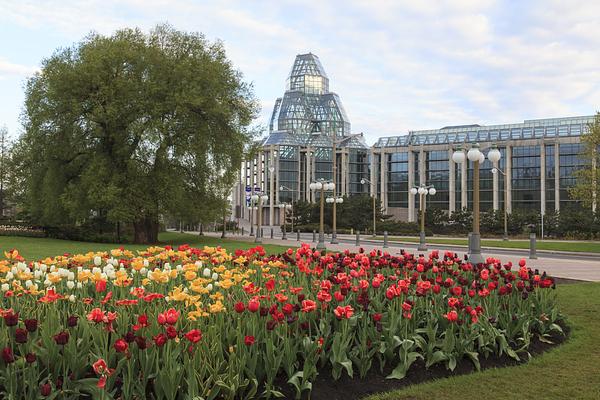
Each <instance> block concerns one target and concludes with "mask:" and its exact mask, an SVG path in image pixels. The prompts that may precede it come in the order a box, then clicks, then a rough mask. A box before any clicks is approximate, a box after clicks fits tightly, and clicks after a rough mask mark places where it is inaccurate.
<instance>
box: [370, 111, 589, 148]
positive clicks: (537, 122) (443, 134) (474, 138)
mask: <svg viewBox="0 0 600 400" xmlns="http://www.w3.org/2000/svg"><path fill="white" fill-rule="evenodd" d="M592 122H594V116H582V117H566V118H547V119H531V120H525V121H523V123H520V124H506V125H487V126H485V125H477V124H474V125H456V126H446V127H443V128H441V129H430V130H423V131H410V132H409V133H408V134H407V135H402V136H391V137H383V138H380V139H379V140H378V141H377V143H375V145H374V147H404V146H419V145H432V144H461V143H476V142H496V141H503V140H519V139H535V138H552V137H563V136H580V135H581V134H583V133H584V132H586V131H587V129H588V124H590V123H592Z"/></svg>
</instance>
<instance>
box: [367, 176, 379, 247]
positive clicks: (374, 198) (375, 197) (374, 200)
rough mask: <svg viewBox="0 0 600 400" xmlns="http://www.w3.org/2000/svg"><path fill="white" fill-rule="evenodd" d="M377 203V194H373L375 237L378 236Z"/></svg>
mask: <svg viewBox="0 0 600 400" xmlns="http://www.w3.org/2000/svg"><path fill="white" fill-rule="evenodd" d="M369 183H370V182H369ZM376 201H377V196H375V193H373V237H375V236H377V225H376V221H377V217H376V211H375V210H376V208H375V204H376Z"/></svg>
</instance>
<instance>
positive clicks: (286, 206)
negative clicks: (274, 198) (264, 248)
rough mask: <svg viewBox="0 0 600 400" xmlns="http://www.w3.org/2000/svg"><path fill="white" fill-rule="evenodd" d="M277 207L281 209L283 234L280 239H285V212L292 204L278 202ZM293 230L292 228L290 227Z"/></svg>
mask: <svg viewBox="0 0 600 400" xmlns="http://www.w3.org/2000/svg"><path fill="white" fill-rule="evenodd" d="M279 208H280V209H282V210H283V235H282V236H281V240H287V233H286V231H287V228H286V219H287V218H286V214H287V211H288V210H291V209H292V205H291V204H288V203H285V202H284V203H279ZM292 231H293V229H292Z"/></svg>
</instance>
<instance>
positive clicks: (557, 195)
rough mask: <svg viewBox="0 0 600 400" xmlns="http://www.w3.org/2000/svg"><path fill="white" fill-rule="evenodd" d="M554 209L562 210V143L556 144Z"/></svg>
mask: <svg viewBox="0 0 600 400" xmlns="http://www.w3.org/2000/svg"><path fill="white" fill-rule="evenodd" d="M554 211H556V212H559V211H560V145H559V144H558V143H555V144H554Z"/></svg>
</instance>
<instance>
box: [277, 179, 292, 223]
mask: <svg viewBox="0 0 600 400" xmlns="http://www.w3.org/2000/svg"><path fill="white" fill-rule="evenodd" d="M279 190H287V191H290V192H292V202H291V203H290V210H291V211H292V222H291V225H292V227H291V228H292V232H294V193H295V190H293V189H290V188H289V187H287V186H284V185H281V186H279Z"/></svg>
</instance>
